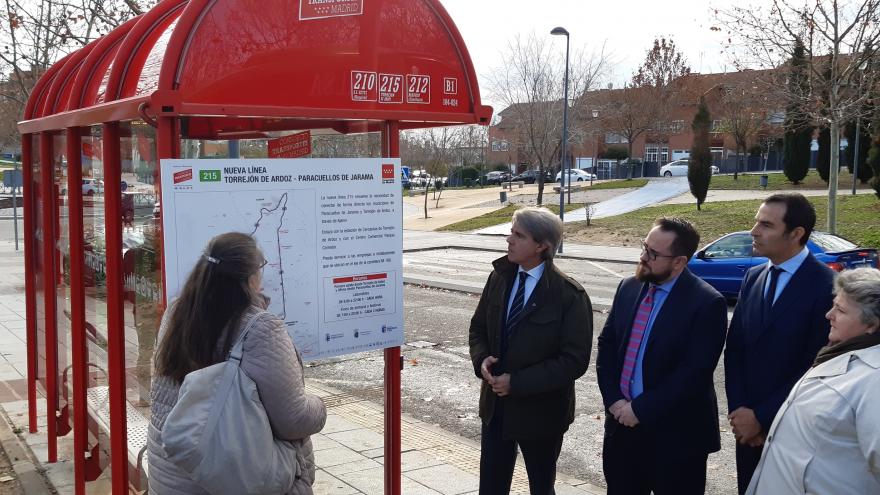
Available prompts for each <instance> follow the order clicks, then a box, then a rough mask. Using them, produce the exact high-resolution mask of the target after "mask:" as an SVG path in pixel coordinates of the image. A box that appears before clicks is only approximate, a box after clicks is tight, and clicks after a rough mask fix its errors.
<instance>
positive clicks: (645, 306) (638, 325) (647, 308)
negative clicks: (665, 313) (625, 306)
mask: <svg viewBox="0 0 880 495" xmlns="http://www.w3.org/2000/svg"><path fill="white" fill-rule="evenodd" d="M656 290H657V287H655V286H653V285H652V286H651V287H649V288H648V293H647V294H645V298H644V299H642V303H641V304H639V310H638V311H637V312H636V319H635V320H634V321H633V327H632V332H630V334H629V345H627V346H626V356H624V358H623V372H622V373H621V374H620V391H621V392H623V396H624V397H626V400H632V397H630V388H629V386H630V383H629V381H630V378H632V376H633V373H634V372H635V370H636V358H637V357H638V355H639V348H640V347H641V345H642V337H644V336H645V329H646V328H647V327H648V318H650V317H651V309H653V307H654V292H655V291H656Z"/></svg>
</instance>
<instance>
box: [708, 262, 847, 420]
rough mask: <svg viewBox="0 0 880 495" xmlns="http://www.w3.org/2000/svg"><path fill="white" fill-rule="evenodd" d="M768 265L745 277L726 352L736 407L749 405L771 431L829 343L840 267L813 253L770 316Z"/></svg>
mask: <svg viewBox="0 0 880 495" xmlns="http://www.w3.org/2000/svg"><path fill="white" fill-rule="evenodd" d="M768 273H769V269H768V267H767V265H760V266H755V267H752V268H751V269H750V270H749V271H748V273H746V277H745V279H744V280H743V285H742V289H741V290H740V294H739V301H738V302H737V304H736V310H735V311H734V313H733V319H732V320H731V323H730V332H729V333H728V334H727V348H726V349H725V351H724V372H725V387H726V389H727V406H728V408H729V409H730V411H733V410H735V409H737V408H739V407H747V408H749V409H752V410H754V411H755V416H756V417H757V418H758V421H759V422H760V423H761V427H762V429H763V430H764V432H765V433H766V431H767V430H768V429H769V428H770V424H771V423H772V422H773V418H774V417H775V416H776V412H777V411H778V410H779V406H781V405H782V401H784V400H785V398H786V397H787V396H788V393H789V392H790V391H791V388H792V387H793V386H794V384H795V382H797V380H798V379H799V378H800V377H801V376H802V375H803V374H804V372H806V370H807V369H808V368H809V367H810V365H812V363H813V360H814V359H815V358H816V354H817V353H818V352H819V349H820V348H822V346H824V345H825V344H826V343H827V342H828V332H829V329H830V325H829V323H828V320H827V319H826V318H825V313H827V312H828V310H829V309H831V305H832V301H833V295H832V289H833V285H834V272H833V271H832V270H831V269H830V268H828V267H827V266H826V265H825V264H823V263H821V262H820V261H818V260H817V259H816V258H815V257H813V255H812V254H810V255H808V256H807V258H806V259H805V260H804V262H803V264H801V266H800V268H798V270H797V271H796V272H795V273H794V275H792V277H791V280H789V282H788V284H787V285H786V286H785V289H784V290H783V291H782V293H781V294H780V295H779V297H778V298H777V299H776V302H775V303H774V304H773V308H772V310H771V312H770V314H769V317H768V318H767V321H764V319H763V318H762V305H763V301H764V285H765V282H766V280H767V274H768Z"/></svg>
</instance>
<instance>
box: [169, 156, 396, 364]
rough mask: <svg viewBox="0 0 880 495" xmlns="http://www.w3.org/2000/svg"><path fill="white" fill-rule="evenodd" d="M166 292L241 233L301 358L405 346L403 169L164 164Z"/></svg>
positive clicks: (268, 162)
mask: <svg viewBox="0 0 880 495" xmlns="http://www.w3.org/2000/svg"><path fill="white" fill-rule="evenodd" d="M161 166H162V203H161V204H162V224H163V229H164V231H163V234H164V243H165V251H164V252H165V259H164V269H165V290H166V297H167V298H168V300H169V301H171V300H172V299H173V298H174V296H175V295H176V294H177V293H178V292H179V290H180V286H181V285H182V284H183V283H184V281H185V280H186V277H187V276H188V275H189V272H190V271H191V270H192V267H193V266H194V265H195V263H196V262H197V261H198V259H199V257H200V256H201V255H202V253H203V250H204V248H205V246H206V245H207V243H208V241H209V240H210V239H211V238H213V237H214V236H216V235H218V234H222V233H225V232H243V233H247V234H250V235H251V236H253V237H254V239H255V240H256V241H257V244H258V246H259V247H260V251H261V252H262V254H263V257H264V258H265V260H266V264H265V265H264V266H263V268H262V281H263V283H262V285H263V293H264V294H265V295H266V296H267V297H268V298H269V307H268V310H269V311H271V312H273V313H275V314H276V315H278V317H279V318H280V319H281V320H282V321H283V322H284V325H285V327H286V329H287V332H288V333H289V334H290V336H291V338H292V339H293V341H294V343H295V344H296V347H297V349H298V350H299V351H300V353H301V355H302V357H303V359H306V360H312V359H319V358H325V357H331V356H338V355H341V354H349V353H353V352H362V351H368V350H371V349H381V348H385V347H391V346H396V345H401V344H402V343H403V341H404V332H403V269H402V268H403V261H402V253H403V240H402V239H403V238H402V216H401V212H402V197H401V185H400V161H399V159H389V158H357V159H351V158H346V159H302V158H300V159H249V160H241V159H228V160H224V159H221V160H198V159H183V160H163V161H162V165H161Z"/></svg>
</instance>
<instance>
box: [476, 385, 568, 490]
mask: <svg viewBox="0 0 880 495" xmlns="http://www.w3.org/2000/svg"><path fill="white" fill-rule="evenodd" d="M499 402H500V401H499ZM503 416H504V412H503V407H498V408H496V410H495V415H494V416H493V417H492V420H491V421H489V424H488V425H487V424H485V423H483V431H482V438H481V442H480V495H508V494H509V493H510V483H511V481H512V480H513V468H514V466H515V465H516V448H517V446H519V450H521V451H522V455H523V460H524V461H525V464H526V472H527V473H528V475H529V492H530V493H531V495H555V494H556V491H555V490H554V488H553V487H554V485H555V483H556V461H557V459H559V452H560V451H561V450H562V434H560V435H559V436H557V437H551V438H546V439H540V440H505V439H504V438H503V437H502V434H501V425H502V418H503ZM536 421H538V419H536Z"/></svg>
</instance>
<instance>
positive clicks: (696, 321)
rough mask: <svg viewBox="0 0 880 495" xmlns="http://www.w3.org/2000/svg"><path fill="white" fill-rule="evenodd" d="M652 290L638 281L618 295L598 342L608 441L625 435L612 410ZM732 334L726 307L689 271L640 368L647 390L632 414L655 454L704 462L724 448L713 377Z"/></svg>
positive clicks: (659, 320)
mask: <svg viewBox="0 0 880 495" xmlns="http://www.w3.org/2000/svg"><path fill="white" fill-rule="evenodd" d="M647 288H648V284H646V283H642V282H639V281H638V280H636V279H635V277H629V278H627V279H624V280H623V281H622V282H621V283H620V285H619V286H618V288H617V293H616V294H615V296H614V303H613V304H612V306H611V313H610V314H609V315H608V320H607V321H606V322H605V328H603V329H602V333H601V335H600V336H599V348H598V350H599V354H598V357H597V358H596V372H597V375H598V379H599V388H600V389H601V391H602V400H603V402H604V404H605V410H606V414H605V438H606V441H608V440H609V439H610V438H611V437H613V436H614V434H615V433H616V432H617V431H618V430H619V429H620V428H627V427H626V426H623V425H621V424H620V423H618V422H617V421H616V420H615V419H614V417H613V416H612V415H611V413H610V412H608V408H609V407H610V406H611V405H612V404H614V403H615V402H617V401H618V400H620V399H624V396H623V393H622V392H621V391H620V375H621V373H622V370H623V359H624V355H625V354H626V348H627V346H628V345H629V338H630V332H631V331H632V325H633V320H634V319H635V316H636V311H637V310H638V306H639V304H640V303H641V300H642V297H643V295H644V294H645V292H646V291H647ZM726 330H727V303H726V301H725V300H724V297H723V296H722V295H721V294H719V293H718V291H716V290H715V289H713V288H712V287H711V286H710V285H709V284H707V283H705V282H703V281H702V280H700V279H699V278H697V277H695V276H694V275H693V274H691V272H690V271H689V270H688V269H687V268H685V270H684V271H683V272H682V273H681V275H680V276H679V278H678V281H677V282H676V283H675V285H674V286H673V287H672V290H671V291H670V293H669V295H668V296H667V297H666V301H665V302H664V303H663V307H662V308H661V309H660V312H659V313H657V317H656V319H655V320H654V324H653V326H652V327H651V333H650V335H649V336H648V341H647V343H643V345H646V346H647V347H646V348H645V355H644V359H643V361H642V382H643V384H644V391H643V393H642V394H641V395H639V396H638V397H636V398H635V399H633V401H632V407H633V412H634V413H635V415H636V417H637V418H638V420H639V425H638V426H637V428H641V429H642V430H643V431H644V432H645V433H646V434H647V435H646V438H652V439H654V442H653V443H654V445H653V446H647V447H648V448H654V449H656V452H655V454H656V455H661V456H670V455H673V456H674V455H677V454H682V455H687V456H691V455H699V454H705V453H709V452H715V451H717V450H719V449H720V448H721V437H720V433H719V429H718V427H719V424H718V400H717V397H716V395H715V386H714V383H713V373H714V371H715V367H716V366H717V364H718V359H719V358H720V357H721V350H722V348H723V346H724V335H725V332H726Z"/></svg>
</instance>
